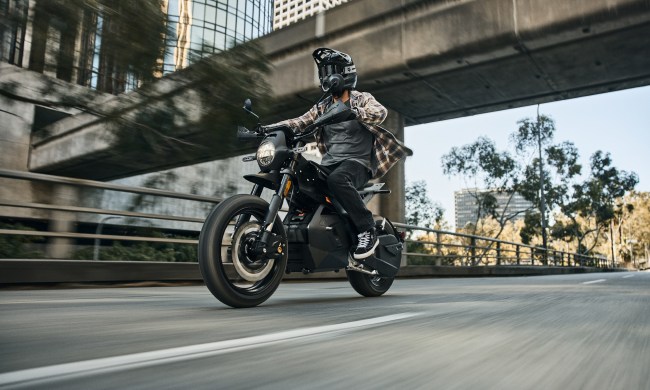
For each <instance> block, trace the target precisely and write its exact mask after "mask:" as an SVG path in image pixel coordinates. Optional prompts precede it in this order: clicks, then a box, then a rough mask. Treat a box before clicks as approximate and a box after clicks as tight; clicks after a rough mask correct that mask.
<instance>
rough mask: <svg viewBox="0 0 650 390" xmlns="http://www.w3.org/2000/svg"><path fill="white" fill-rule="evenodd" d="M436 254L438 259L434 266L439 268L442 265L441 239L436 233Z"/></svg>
mask: <svg viewBox="0 0 650 390" xmlns="http://www.w3.org/2000/svg"><path fill="white" fill-rule="evenodd" d="M436 254H437V255H438V257H437V258H436V265H437V266H441V265H442V238H441V237H440V233H436Z"/></svg>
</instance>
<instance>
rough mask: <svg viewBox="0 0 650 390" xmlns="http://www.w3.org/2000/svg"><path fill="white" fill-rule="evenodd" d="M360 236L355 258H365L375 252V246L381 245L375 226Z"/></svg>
mask: <svg viewBox="0 0 650 390" xmlns="http://www.w3.org/2000/svg"><path fill="white" fill-rule="evenodd" d="M358 237H359V244H358V245H357V249H356V250H355V251H354V258H355V259H357V260H359V259H365V258H366V257H369V256H371V255H372V254H373V253H375V248H377V245H379V240H378V239H377V232H376V231H375V228H372V229H370V230H368V231H365V232H363V233H361V234H359V235H358Z"/></svg>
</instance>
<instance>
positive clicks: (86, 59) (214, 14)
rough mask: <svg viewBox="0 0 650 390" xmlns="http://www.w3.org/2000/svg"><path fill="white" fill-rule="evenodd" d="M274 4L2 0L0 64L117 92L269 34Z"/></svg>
mask: <svg viewBox="0 0 650 390" xmlns="http://www.w3.org/2000/svg"><path fill="white" fill-rule="evenodd" d="M272 9H273V1H272V0H141V1H133V2H113V1H110V0H98V1H96V2H88V1H84V0H0V61H3V62H8V63H10V64H12V65H16V66H19V67H22V68H26V69H29V70H33V71H36V72H39V73H43V74H45V75H48V76H51V77H55V78H58V79H61V80H64V81H67V82H71V83H74V84H79V85H83V86H87V87H90V88H92V89H96V90H99V91H102V92H108V93H112V94H119V93H122V92H125V91H129V90H133V89H136V88H137V87H138V86H139V85H140V84H141V83H142V82H143V81H147V80H151V79H154V78H156V77H160V76H162V75H164V74H168V73H172V72H174V71H176V70H179V69H181V68H184V67H187V66H188V65H190V64H191V63H193V62H195V61H197V60H198V59H200V58H203V57H205V56H209V55H212V54H214V53H218V52H220V51H222V50H225V49H228V48H230V47H232V46H233V45H236V44H238V43H242V42H245V41H248V40H250V39H254V38H257V37H259V36H261V35H264V34H267V33H269V32H271V30H272Z"/></svg>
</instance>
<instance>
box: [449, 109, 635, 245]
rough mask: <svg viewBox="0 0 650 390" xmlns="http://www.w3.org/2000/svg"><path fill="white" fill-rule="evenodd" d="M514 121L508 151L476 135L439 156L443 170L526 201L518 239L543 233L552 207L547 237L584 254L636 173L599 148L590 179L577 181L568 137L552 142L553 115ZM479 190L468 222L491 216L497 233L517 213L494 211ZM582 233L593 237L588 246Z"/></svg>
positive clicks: (574, 150) (574, 154) (577, 167)
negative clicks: (614, 163)
mask: <svg viewBox="0 0 650 390" xmlns="http://www.w3.org/2000/svg"><path fill="white" fill-rule="evenodd" d="M517 123H518V125H519V127H518V129H517V131H516V132H515V133H513V134H512V135H511V137H510V139H511V141H512V144H513V146H514V152H513V153H508V152H500V151H497V150H496V147H495V146H494V143H493V142H492V141H491V140H489V139H487V138H485V137H481V138H479V139H478V140H477V141H476V142H474V143H472V144H469V145H465V146H463V147H455V148H453V149H452V150H451V152H450V153H448V154H447V155H445V156H443V159H442V164H443V169H444V172H445V173H446V174H447V175H450V176H451V175H460V176H465V177H467V178H471V179H473V180H474V181H475V184H476V183H480V185H481V186H482V187H483V188H486V189H490V190H492V191H493V192H494V193H496V192H505V193H507V194H514V193H520V194H521V195H522V196H523V197H524V198H525V199H526V200H528V201H530V202H531V203H532V204H533V206H534V207H533V208H531V209H530V210H527V211H526V215H525V217H524V226H523V227H522V228H521V230H520V237H521V240H522V242H524V243H526V244H529V243H532V242H533V240H534V239H535V238H536V237H539V236H543V231H544V229H543V226H544V225H545V222H546V221H548V217H547V213H549V212H550V211H555V223H554V225H553V226H552V228H551V235H552V237H553V238H556V239H562V240H564V241H565V242H570V241H572V240H576V241H577V245H578V248H577V249H578V251H579V252H581V253H589V251H590V250H591V249H593V247H594V246H595V245H596V244H597V243H598V237H599V236H601V237H602V234H603V232H604V231H605V229H606V228H607V226H608V224H609V223H610V222H612V221H614V218H615V217H616V209H615V205H616V202H615V200H616V199H617V198H619V197H621V196H623V195H624V194H625V193H626V192H628V191H630V190H631V189H633V188H634V186H635V185H636V183H637V182H638V178H637V176H636V174H634V173H628V172H625V171H619V170H618V169H616V168H614V167H612V166H611V163H612V162H611V158H610V157H609V154H606V153H603V152H601V151H599V152H597V153H596V154H594V156H592V158H591V175H590V177H589V179H587V180H586V181H584V182H580V181H579V179H580V174H581V171H582V166H581V164H579V163H578V159H579V153H578V149H577V148H576V147H575V145H574V144H573V143H571V142H561V143H557V144H556V143H553V136H554V133H555V122H554V121H553V119H552V118H550V117H548V116H545V115H538V116H537V118H536V119H534V120H533V119H529V118H525V119H522V120H520V121H518V122H517ZM481 194H482V193H481V192H480V191H476V204H477V207H478V208H479V210H480V213H479V215H478V216H477V223H476V224H473V227H474V229H480V228H481V227H480V223H479V222H480V221H479V220H480V219H481V218H494V219H495V220H497V221H498V222H499V223H500V225H501V228H500V229H499V230H498V231H496V232H495V234H494V236H495V238H498V237H499V235H500V234H501V233H502V232H503V230H504V228H505V226H506V224H507V223H508V221H512V220H514V219H515V217H517V215H508V214H507V212H503V211H499V210H498V209H496V208H495V205H494V201H493V200H492V199H490V197H489V196H487V195H481ZM587 222H589V223H587ZM476 231H478V230H476ZM486 231H489V230H486ZM587 236H589V237H592V238H593V241H590V242H589V243H588V244H589V246H587V245H586V244H587V242H586V241H585V238H586V237H587ZM543 241H545V240H543ZM544 243H545V242H544Z"/></svg>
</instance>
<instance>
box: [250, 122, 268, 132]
mask: <svg viewBox="0 0 650 390" xmlns="http://www.w3.org/2000/svg"><path fill="white" fill-rule="evenodd" d="M253 131H254V132H256V133H257V134H266V132H267V130H266V127H264V126H262V125H261V124H259V123H258V124H257V126H255V128H254V129H253Z"/></svg>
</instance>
